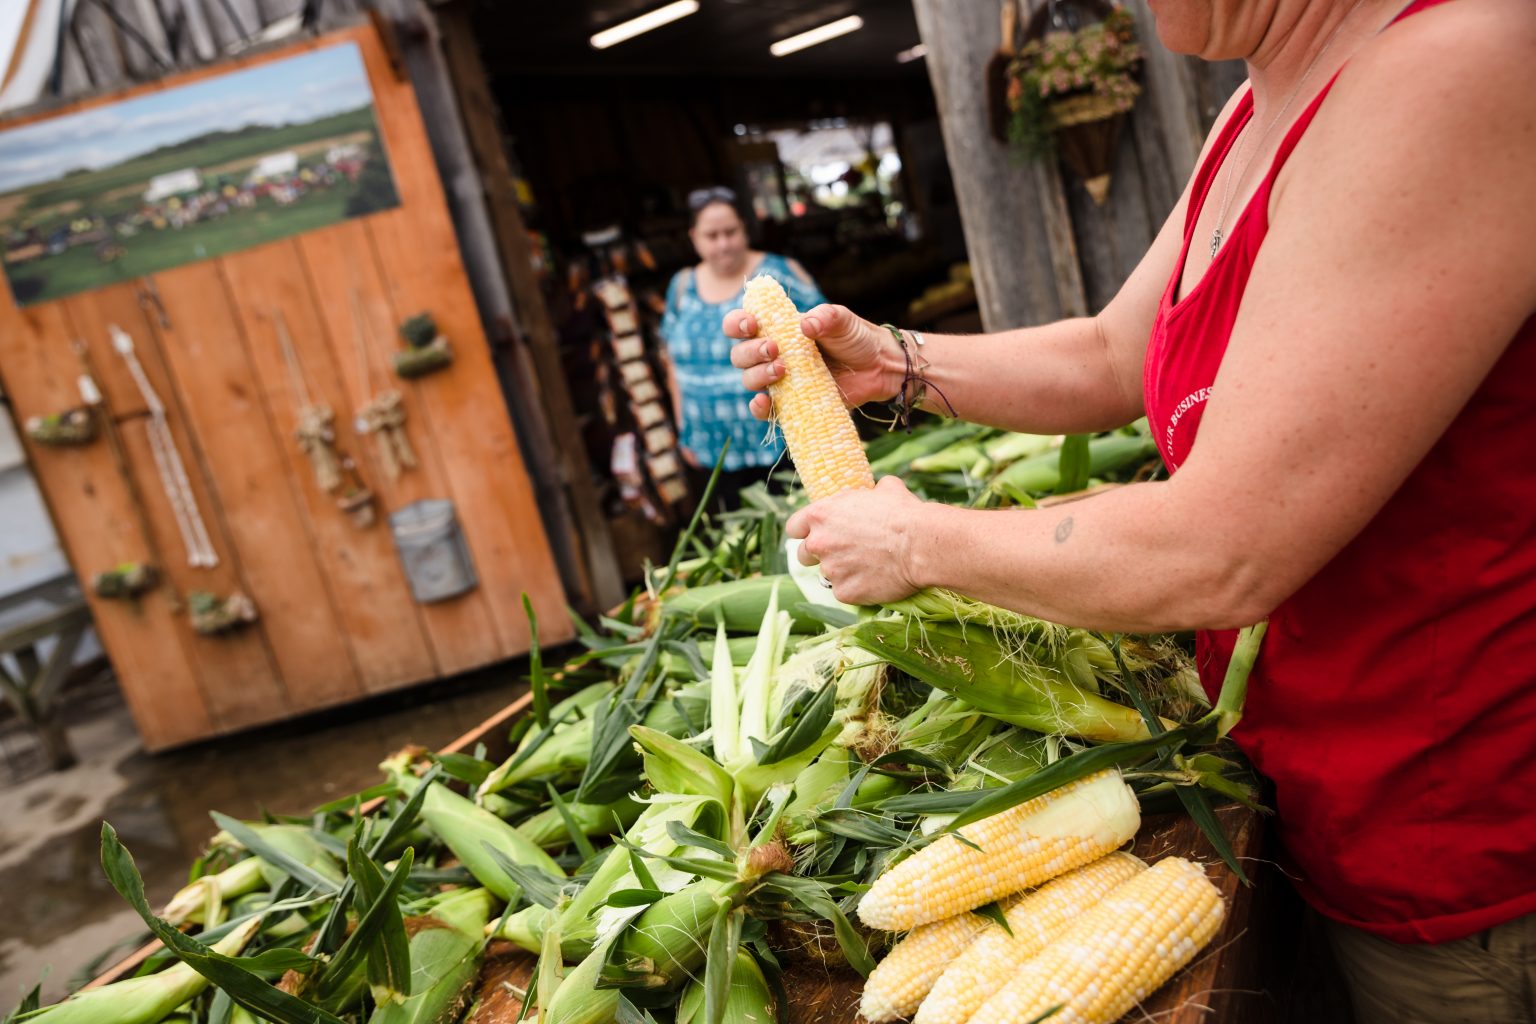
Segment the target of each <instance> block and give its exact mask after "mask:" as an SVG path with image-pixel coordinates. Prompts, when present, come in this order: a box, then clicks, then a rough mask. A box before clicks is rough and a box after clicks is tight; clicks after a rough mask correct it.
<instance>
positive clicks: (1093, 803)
mask: <svg viewBox="0 0 1536 1024" xmlns="http://www.w3.org/2000/svg"><path fill="white" fill-rule="evenodd" d="M1140 825H1141V808H1140V805H1138V804H1137V802H1136V794H1134V793H1133V792H1131V788H1130V787H1129V786H1127V785H1126V784H1125V780H1124V779H1122V778H1121V777H1120V773H1119V771H1117V770H1114V769H1110V770H1108V771H1102V772H1098V773H1096V774H1094V775H1090V776H1088V777H1087V778H1084V779H1079V780H1078V781H1076V782H1073V783H1069V784H1068V785H1065V786H1062V787H1061V788H1060V789H1057V790H1053V791H1052V792H1050V793H1047V794H1045V795H1044V796H1040V797H1036V798H1035V799H1033V800H1027V801H1025V802H1024V803H1022V804H1019V805H1018V806H1017V807H1013V808H1010V809H1009V810H1006V811H1003V812H1002V813H1000V814H994V815H992V816H991V817H990V818H983V819H982V820H981V821H978V822H975V823H973V824H970V825H967V826H965V827H964V828H962V829H960V830H959V836H960V837H961V838H957V837H956V836H954V835H945V836H941V837H940V838H938V839H937V840H935V841H934V842H933V843H931V844H930V845H928V846H927V847H925V848H924V849H922V850H919V851H918V852H917V853H915V854H913V855H912V856H911V857H908V858H907V859H906V860H904V861H902V862H901V863H900V864H897V865H896V866H895V867H893V868H891V869H890V870H889V871H887V872H886V873H885V874H883V875H881V876H880V877H879V878H878V879H876V881H875V884H874V885H873V886H871V887H870V889H869V891H868V892H866V893H865V894H864V896H863V898H862V899H861V900H860V901H859V918H860V919H861V920H863V922H864V923H865V924H867V925H869V926H870V927H871V928H880V929H884V930H885V931H906V930H908V929H911V928H915V927H917V926H918V925H920V924H927V923H928V922H930V921H940V920H943V919H944V918H946V917H953V916H954V915H956V914H960V913H963V912H965V911H967V910H974V909H975V908H977V907H980V906H984V905H986V904H988V903H991V902H992V901H994V900H998V899H1001V898H1002V897H1004V896H1010V895H1012V894H1013V893H1016V892H1019V891H1021V890H1023V889H1027V888H1029V887H1031V886H1036V885H1039V884H1041V883H1042V882H1045V881H1047V880H1048V879H1051V878H1054V877H1056V876H1057V875H1059V874H1062V873H1063V872H1066V871H1069V870H1071V869H1072V868H1075V867H1078V866H1079V865H1082V864H1087V863H1089V862H1090V861H1094V860H1098V859H1099V858H1100V857H1103V856H1104V855H1105V854H1108V853H1110V852H1111V851H1113V850H1115V849H1117V848H1118V847H1120V846H1121V845H1123V844H1124V843H1126V842H1127V841H1128V840H1130V839H1131V838H1132V837H1133V836H1135V835H1136V830H1137V828H1139V827H1140ZM962 838H963V840H964V841H963V842H962V841H961V840H962Z"/></svg>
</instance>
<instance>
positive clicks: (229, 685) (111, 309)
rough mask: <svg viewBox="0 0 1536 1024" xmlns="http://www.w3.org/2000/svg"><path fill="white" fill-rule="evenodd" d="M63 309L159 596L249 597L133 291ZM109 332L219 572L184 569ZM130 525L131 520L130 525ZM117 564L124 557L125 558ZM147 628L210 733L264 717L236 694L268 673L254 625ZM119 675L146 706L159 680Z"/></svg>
mask: <svg viewBox="0 0 1536 1024" xmlns="http://www.w3.org/2000/svg"><path fill="white" fill-rule="evenodd" d="M63 306H64V308H65V309H66V310H67V312H68V314H69V318H70V324H71V327H72V330H73V336H74V337H76V338H78V339H80V340H81V341H82V342H83V343H84V344H85V345H86V348H87V350H88V352H89V353H90V361H91V366H92V368H93V369H94V370H95V376H96V380H97V382H98V384H100V385H101V389H102V392H103V394H104V395H105V396H106V397H107V404H108V405H109V406H110V407H111V409H112V411H113V413H114V414H115V415H116V417H117V421H118V433H119V435H120V436H121V438H122V442H123V447H124V449H125V451H126V453H127V456H128V465H129V471H130V472H131V473H132V474H133V481H134V487H135V488H136V490H137V491H138V493H139V495H140V497H141V499H142V500H143V503H144V509H145V512H146V513H147V515H148V518H149V522H150V532H151V539H152V541H153V550H154V551H155V552H157V553H158V560H157V561H156V564H157V566H158V567H159V569H160V570H161V572H162V573H163V574H164V578H165V579H166V580H167V581H168V582H169V583H170V586H171V587H172V590H173V593H171V594H167V595H164V597H165V598H166V599H169V600H174V601H179V602H181V603H183V604H184V603H185V600H186V595H187V594H188V593H190V592H191V591H194V590H206V591H210V592H212V593H217V594H228V593H230V592H231V591H235V590H248V589H249V583H248V582H247V581H246V579H245V578H244V577H243V576H242V575H241V572H240V564H239V561H238V556H237V555H236V553H235V551H234V545H233V544H232V543H231V541H230V539H229V533H228V529H227V526H226V524H225V522H224V517H223V515H222V513H221V510H220V508H219V505H218V503H217V501H216V500H215V498H214V494H213V492H212V490H210V488H209V486H208V482H207V477H206V476H205V473H204V467H205V460H204V459H203V457H202V452H201V451H200V449H199V448H198V447H197V445H196V443H195V440H194V438H193V435H192V434H191V433H190V432H189V431H188V429H187V418H186V415H185V413H184V412H183V410H182V408H181V405H180V402H179V400H178V397H177V394H176V389H175V387H174V385H173V383H172V380H171V376H170V374H169V372H168V371H167V369H166V366H165V361H164V359H163V357H162V355H161V353H160V349H159V345H158V343H157V339H156V337H155V334H154V332H153V331H152V330H151V328H150V323H149V321H148V320H147V319H146V318H145V316H144V311H143V310H142V309H141V308H140V305H139V301H138V297H137V295H136V294H135V289H134V286H132V285H126V284H124V285H115V286H113V287H111V288H105V289H101V290H98V291H94V292H86V293H83V294H81V295H76V296H72V297H70V298H68V299H65V300H63ZM113 324H115V325H117V326H119V327H121V328H123V329H124V330H126V331H127V332H128V333H129V335H130V336H131V337H132V338H133V340H134V350H135V352H136V354H137V356H138V359H139V363H140V364H141V365H142V366H143V368H144V375H145V377H147V378H148V379H149V382H150V386H151V387H153V388H154V389H155V393H156V394H157V395H158V396H159V398H160V400H161V401H162V402H163V403H165V405H166V406H167V417H166V418H167V422H168V425H169V426H170V429H171V435H172V438H173V439H174V441H175V444H176V449H177V451H178V452H179V453H180V455H181V458H182V462H183V464H184V465H185V467H186V471H187V477H188V482H189V483H190V484H191V487H192V492H193V495H194V497H195V498H196V500H197V507H198V509H199V511H200V512H201V514H202V517H203V520H204V522H205V523H206V525H207V528H208V533H209V536H210V538H211V540H212V542H213V546H214V549H215V550H216V551H217V552H218V555H219V564H218V565H217V566H215V567H213V568H192V567H191V566H189V565H188V564H187V551H186V547H185V545H184V542H183V540H182V536H181V533H180V531H179V530H178V529H177V526H176V516H175V513H174V511H172V508H171V504H170V498H169V497H168V496H167V494H166V491H165V485H164V484H163V483H162V481H161V478H160V474H159V472H158V471H157V470H156V468H155V457H154V453H153V451H152V450H151V448H150V444H149V434H148V431H147V429H146V428H147V426H148V422H149V419H148V410H147V408H146V407H145V404H144V401H143V399H142V397H141V395H140V393H139V390H138V388H137V387H136V386H135V385H134V384H133V382H132V380H131V378H130V377H129V374H128V370H127V364H126V363H125V362H124V361H123V359H122V357H121V356H120V355H118V353H117V352H116V351H115V350H114V349H113V347H112V343H111V340H110V336H109V325H113ZM130 522H136V520H134V519H133V518H132V517H130ZM121 560H128V559H127V558H126V556H125V557H124V558H123V559H121ZM118 614H122V612H121V611H119V612H118ZM150 626H151V624H148V623H140V624H139V627H138V628H140V629H141V630H144V631H145V632H146V636H144V637H142V638H140V642H141V643H146V644H156V643H172V644H175V645H178V646H180V648H181V649H182V650H183V651H184V652H185V657H186V658H187V659H188V661H189V662H190V663H191V665H192V667H193V669H194V670H195V672H196V675H197V678H198V679H199V680H200V681H201V683H202V689H203V692H204V703H205V704H206V706H207V708H208V713H209V716H210V718H211V719H212V722H213V726H214V728H215V729H219V730H223V731H230V730H234V729H239V728H243V727H245V726H249V725H254V724H256V723H257V722H263V721H267V720H269V719H270V718H271V712H270V711H269V710H267V709H264V708H261V707H259V706H256V705H253V704H252V703H251V702H250V701H249V700H248V699H247V698H246V697H245V696H244V695H245V694H246V693H249V692H257V693H259V692H261V689H262V687H263V686H264V685H265V684H266V682H267V681H268V680H270V679H271V678H272V676H273V673H274V671H275V665H274V662H273V660H272V654H271V650H270V649H269V647H268V644H267V639H266V636H265V633H264V632H263V628H262V624H261V623H259V622H258V623H256V624H255V625H253V626H251V627H248V628H246V629H242V630H239V631H237V632H233V633H230V634H228V635H225V636H220V637H217V638H208V637H201V636H198V635H197V634H196V633H194V632H193V631H192V627H191V623H190V621H189V620H188V618H187V616H186V614H185V613H184V611H183V613H182V614H178V615H176V616H175V617H174V618H173V619H172V620H171V622H170V623H169V626H168V628H167V630H166V632H163V633H161V632H160V631H159V628H158V625H156V628H155V629H151V628H150ZM108 651H109V652H110V653H111V654H112V655H113V656H114V657H115V656H116V650H115V649H114V648H112V647H110V646H109V647H108ZM118 677H119V681H120V683H121V685H122V687H123V690H124V692H133V693H138V694H140V695H141V699H152V695H154V694H155V693H156V692H158V690H159V689H160V679H159V675H158V673H157V672H154V671H150V672H144V673H137V674H130V673H129V672H127V671H126V670H125V669H124V668H123V667H121V666H119V667H118ZM151 746H152V747H153V746H154V745H153V744H151Z"/></svg>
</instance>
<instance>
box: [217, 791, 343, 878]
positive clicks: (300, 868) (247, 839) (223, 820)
mask: <svg viewBox="0 0 1536 1024" xmlns="http://www.w3.org/2000/svg"><path fill="white" fill-rule="evenodd" d="M209 814H210V815H211V816H212V818H213V820H214V823H215V824H217V825H218V826H219V828H221V829H223V830H224V831H226V832H228V833H229V834H230V835H232V836H234V837H235V841H236V842H238V843H239V844H240V845H241V846H243V847H245V848H246V849H247V850H250V851H251V852H252V853H254V854H255V855H256V856H258V857H260V858H261V859H262V860H264V861H266V862H267V863H268V864H271V865H272V866H273V867H275V868H277V869H278V870H280V871H282V872H283V873H284V874H286V875H288V876H289V877H290V878H293V879H294V880H295V881H297V882H299V883H300V884H302V885H307V886H308V887H309V888H311V889H319V890H320V891H321V892H323V893H326V894H328V895H335V894H336V893H337V892H338V891H339V890H340V889H341V886H340V884H338V883H337V882H335V881H333V880H331V879H329V878H326V877H325V876H324V875H322V874H320V873H319V872H318V871H316V870H315V869H314V868H312V867H310V866H309V865H308V864H305V863H304V862H303V861H300V860H297V859H296V858H294V857H290V856H289V855H288V854H287V853H285V852H284V851H282V850H280V849H278V848H277V847H276V846H273V845H272V844H271V843H268V842H267V841H266V840H264V839H263V838H262V837H261V835H260V834H259V833H258V832H257V831H256V830H255V829H253V828H251V827H250V826H249V825H247V824H246V823H245V822H243V821H238V820H236V819H234V818H231V817H230V816H229V815H227V814H221V813H220V812H218V811H210V812H209Z"/></svg>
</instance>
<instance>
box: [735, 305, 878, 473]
mask: <svg viewBox="0 0 1536 1024" xmlns="http://www.w3.org/2000/svg"><path fill="white" fill-rule="evenodd" d="M742 304H743V306H744V308H745V309H746V311H747V312H748V313H750V314H752V316H753V317H755V318H756V319H757V327H758V334H759V336H761V337H763V338H767V339H771V340H772V341H774V342H776V343H777V344H778V346H779V360H780V362H782V363H783V364H784V377H783V379H782V380H779V381H778V382H777V383H775V384H773V385H771V386H770V387H769V388H768V394H769V396H770V397H772V399H773V408H774V415H775V416H777V417H778V421H779V426H780V428H781V429H782V430H783V431H784V441H785V443H786V444H787V445H788V446H789V455H790V458H792V459H794V462H795V468H796V469H797V470H799V471H800V479H801V482H802V483H804V484H805V490H806V493H807V494H808V495H809V496H810V499H811V500H812V501H816V500H818V499H821V498H826V497H830V496H831V495H834V494H837V493H839V492H840V491H847V490H853V489H855V488H869V487H873V486H875V476H874V474H873V473H872V472H870V469H869V459H868V458H866V457H865V455H864V446H863V445H862V444H860V443H859V432H858V430H857V429H856V428H855V427H854V425H853V417H851V416H849V415H848V409H847V407H846V406H845V405H844V404H843V394H842V392H841V391H840V390H839V389H838V386H837V381H836V380H835V379H834V378H833V377H832V372H831V371H830V370H828V369H827V364H826V363H825V362H823V361H822V358H821V351H820V350H819V349H818V348H817V347H816V343H815V342H814V341H812V340H811V339H810V338H807V337H806V336H805V335H804V334H803V333H802V332H801V330H800V311H799V310H797V309H796V308H795V304H794V303H793V302H791V301H790V299H789V296H788V295H786V294H785V293H784V288H783V286H781V285H780V284H779V282H777V281H775V280H774V279H773V278H771V277H768V276H766V275H760V276H758V277H754V278H753V279H752V280H750V281H748V282H747V288H746V295H745V299H744V301H743V303H742Z"/></svg>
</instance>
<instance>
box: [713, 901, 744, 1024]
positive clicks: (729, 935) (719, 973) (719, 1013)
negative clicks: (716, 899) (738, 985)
mask: <svg viewBox="0 0 1536 1024" xmlns="http://www.w3.org/2000/svg"><path fill="white" fill-rule="evenodd" d="M740 945H741V914H740V913H737V911H736V908H735V907H733V906H732V905H731V902H730V901H729V900H721V901H720V906H719V907H718V908H717V909H716V910H715V920H714V922H713V923H712V924H711V925H710V928H709V945H708V947H707V950H708V951H707V952H706V953H705V954H704V1021H705V1024H722V1022H723V1021H724V1020H725V1007H726V1002H727V1001H728V1000H729V998H730V995H731V971H732V969H733V968H734V967H735V966H736V951H737V949H738V948H739V947H740Z"/></svg>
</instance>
